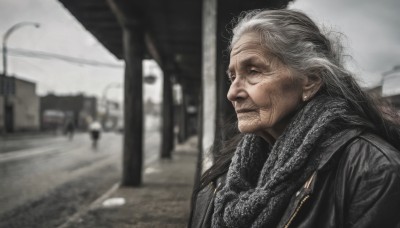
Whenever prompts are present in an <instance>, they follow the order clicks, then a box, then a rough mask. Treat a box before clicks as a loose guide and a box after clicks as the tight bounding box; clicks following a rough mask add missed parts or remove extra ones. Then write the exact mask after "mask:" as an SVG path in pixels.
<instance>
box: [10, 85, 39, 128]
mask: <svg viewBox="0 0 400 228" xmlns="http://www.w3.org/2000/svg"><path fill="white" fill-rule="evenodd" d="M15 87H16V91H15V96H10V100H11V101H12V103H13V105H14V130H15V131H26V130H28V131H32V130H39V97H38V96H37V95H36V85H35V84H34V83H31V82H27V81H24V80H21V79H16V85H15Z"/></svg>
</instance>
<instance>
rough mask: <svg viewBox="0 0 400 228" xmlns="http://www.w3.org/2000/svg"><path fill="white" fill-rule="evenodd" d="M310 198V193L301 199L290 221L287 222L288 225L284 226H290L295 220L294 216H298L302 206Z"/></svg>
mask: <svg viewBox="0 0 400 228" xmlns="http://www.w3.org/2000/svg"><path fill="white" fill-rule="evenodd" d="M308 198H310V195H306V196H305V197H304V198H303V199H302V200H301V201H300V204H299V206H297V208H296V210H295V211H294V213H293V214H292V216H290V219H289V221H288V222H287V223H286V225H285V226H284V228H288V227H289V226H290V224H291V223H292V222H293V220H294V218H295V217H296V215H297V214H298V213H299V211H300V209H301V207H302V206H303V204H304V203H305V202H306V201H307V200H308Z"/></svg>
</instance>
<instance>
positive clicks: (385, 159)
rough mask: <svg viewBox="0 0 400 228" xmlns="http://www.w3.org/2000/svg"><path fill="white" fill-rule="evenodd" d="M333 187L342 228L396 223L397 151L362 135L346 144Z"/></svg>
mask: <svg viewBox="0 0 400 228" xmlns="http://www.w3.org/2000/svg"><path fill="white" fill-rule="evenodd" d="M336 184H337V185H336V190H335V195H336V201H337V202H340V203H338V205H341V210H342V211H343V213H344V218H343V222H344V224H345V225H346V227H378V226H379V224H380V225H384V226H383V227H395V225H399V224H400V218H399V217H398V215H397V211H399V210H400V152H399V151H398V150H397V149H396V148H394V147H393V146H392V145H390V144H389V143H388V142H387V141H385V140H384V139H382V138H381V137H379V136H377V135H374V134H371V133H364V134H361V135H359V136H358V137H356V138H355V139H354V140H353V141H352V142H351V143H350V144H349V145H347V147H346V148H345V150H344V153H343V156H342V158H341V159H340V163H339V166H338V173H337V178H336ZM395 211H396V212H395Z"/></svg>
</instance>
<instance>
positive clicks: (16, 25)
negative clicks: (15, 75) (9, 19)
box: [3, 22, 40, 76]
mask: <svg viewBox="0 0 400 228" xmlns="http://www.w3.org/2000/svg"><path fill="white" fill-rule="evenodd" d="M24 26H34V27H35V28H39V27H40V24H39V23H36V22H20V23H17V24H15V25H13V26H12V27H10V28H9V29H8V30H7V31H6V33H4V35H3V74H4V75H5V76H6V75H7V40H8V37H10V35H11V34H12V33H13V32H14V31H15V30H17V29H19V28H21V27H24Z"/></svg>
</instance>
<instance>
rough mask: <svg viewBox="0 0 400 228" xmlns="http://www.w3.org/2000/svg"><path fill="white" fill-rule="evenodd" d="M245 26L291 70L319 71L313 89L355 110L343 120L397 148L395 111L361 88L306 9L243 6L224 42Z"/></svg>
mask: <svg viewBox="0 0 400 228" xmlns="http://www.w3.org/2000/svg"><path fill="white" fill-rule="evenodd" d="M251 32H255V33H258V34H259V35H260V42H261V44H262V45H263V46H265V48H266V49H267V50H268V51H269V54H271V55H272V56H274V57H276V58H278V59H279V60H280V61H281V62H282V63H284V64H285V65H286V66H287V67H288V68H289V69H290V70H291V71H292V72H294V75H295V76H317V77H320V78H321V80H322V82H323V86H322V88H321V89H320V91H319V92H318V93H320V94H321V93H323V94H327V95H329V96H332V97H337V98H339V99H344V100H346V101H347V102H348V104H349V105H350V107H352V109H354V112H355V114H356V115H355V118H351V119H349V120H348V122H349V124H354V125H357V126H362V127H366V128H369V129H372V130H373V131H375V132H376V133H377V134H379V135H381V136H382V137H384V138H385V139H386V140H388V141H389V142H390V143H392V144H393V145H394V146H396V148H398V149H400V130H399V129H400V126H399V121H398V120H399V118H398V116H397V115H396V114H395V113H394V112H391V111H390V112H388V109H384V110H383V109H381V108H380V106H379V105H378V103H377V101H376V100H375V99H373V98H371V97H370V96H369V95H368V94H367V93H366V92H364V91H363V90H362V89H361V87H360V86H359V85H358V84H357V82H356V80H355V79H354V77H353V75H352V73H351V72H350V71H348V70H347V69H345V67H344V63H343V56H344V55H343V48H342V45H341V44H340V42H339V41H336V42H333V41H332V40H330V38H328V36H327V35H325V34H323V33H322V31H321V30H320V29H319V27H318V26H317V25H316V24H315V23H314V22H313V21H312V20H311V19H310V18H309V17H308V16H307V15H305V14H304V13H302V12H299V11H295V10H289V9H281V10H255V11H249V12H245V13H243V14H242V15H241V16H239V18H238V20H237V22H236V26H235V27H234V28H233V35H232V39H231V43H230V48H232V46H233V45H234V44H235V43H236V42H237V41H238V39H239V38H240V37H241V36H242V35H243V34H245V33H251ZM384 111H386V112H384Z"/></svg>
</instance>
